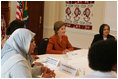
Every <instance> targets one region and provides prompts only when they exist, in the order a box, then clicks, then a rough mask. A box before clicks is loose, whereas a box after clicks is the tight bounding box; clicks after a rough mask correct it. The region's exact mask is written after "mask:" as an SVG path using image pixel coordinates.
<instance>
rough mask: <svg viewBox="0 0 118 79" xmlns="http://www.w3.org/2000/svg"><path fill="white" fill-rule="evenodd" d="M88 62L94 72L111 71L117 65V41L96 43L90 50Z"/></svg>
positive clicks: (109, 40) (110, 40)
mask: <svg viewBox="0 0 118 79" xmlns="http://www.w3.org/2000/svg"><path fill="white" fill-rule="evenodd" d="M88 60H89V66H90V68H92V69H93V70H99V71H102V72H107V71H111V70H112V67H113V66H114V65H116V64H117V41H116V40H114V39H108V40H101V41H98V42H96V43H94V44H93V45H92V46H91V47H90V49H89V53H88Z"/></svg>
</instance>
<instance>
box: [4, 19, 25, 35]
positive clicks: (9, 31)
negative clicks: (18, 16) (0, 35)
mask: <svg viewBox="0 0 118 79" xmlns="http://www.w3.org/2000/svg"><path fill="white" fill-rule="evenodd" d="M24 25H25V22H24V21H21V20H14V21H12V22H11V23H10V24H9V26H8V28H7V30H6V35H11V34H12V33H13V32H14V31H15V30H16V29H18V28H24Z"/></svg>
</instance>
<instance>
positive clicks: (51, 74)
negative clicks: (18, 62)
mask: <svg viewBox="0 0 118 79" xmlns="http://www.w3.org/2000/svg"><path fill="white" fill-rule="evenodd" d="M42 73H43V75H42V77H43V78H55V76H56V74H55V73H54V70H50V69H49V68H47V67H42Z"/></svg>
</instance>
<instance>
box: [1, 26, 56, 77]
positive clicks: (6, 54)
mask: <svg viewBox="0 0 118 79" xmlns="http://www.w3.org/2000/svg"><path fill="white" fill-rule="evenodd" d="M34 36H35V33H33V32H31V31H29V30H28V29H24V28H21V29H17V30H15V31H14V32H13V33H12V35H11V36H10V37H9V39H8V40H7V41H6V43H5V44H4V46H3V48H2V51H1V77H2V78H31V77H33V76H34V75H35V76H36V75H41V74H42V73H43V72H44V71H45V69H46V70H47V68H46V67H42V66H35V68H33V69H32V68H31V64H32V62H33V61H32V57H31V56H30V54H31V53H33V50H34V48H35V41H34ZM34 71H37V72H36V73H35V72H34ZM45 72H46V71H45ZM48 72H51V75H53V74H54V72H53V71H51V70H49V69H48ZM45 74H46V73H44V74H43V75H44V77H45Z"/></svg>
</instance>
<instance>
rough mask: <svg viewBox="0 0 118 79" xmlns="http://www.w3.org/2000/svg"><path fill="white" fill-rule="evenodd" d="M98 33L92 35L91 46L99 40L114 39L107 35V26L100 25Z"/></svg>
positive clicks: (108, 28) (108, 29) (108, 30)
mask: <svg viewBox="0 0 118 79" xmlns="http://www.w3.org/2000/svg"><path fill="white" fill-rule="evenodd" d="M99 33H100V34H96V35H94V39H93V41H92V44H91V45H93V44H94V43H95V42H96V41H99V40H107V39H115V37H114V36H112V35H110V34H109V33H110V27H109V25H107V24H102V25H101V26H100V29H99Z"/></svg>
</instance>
